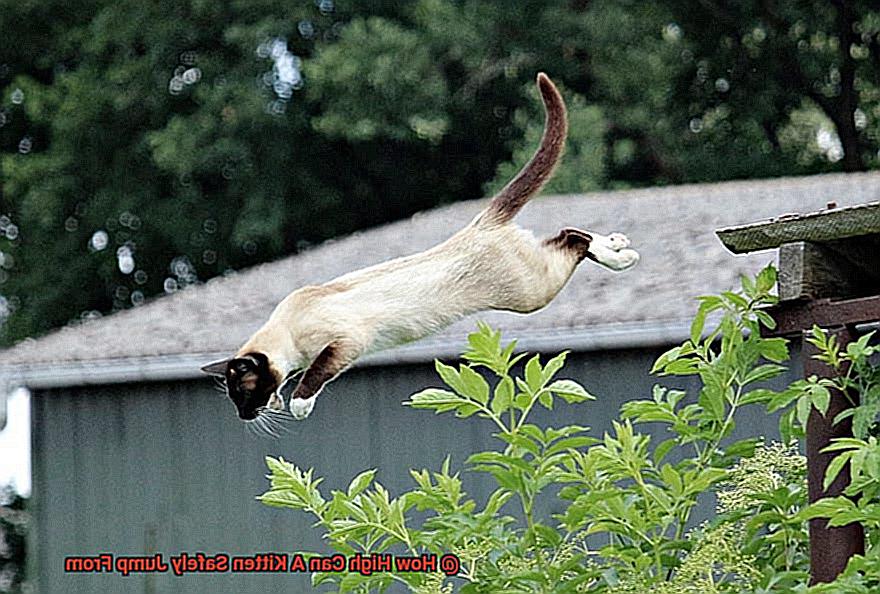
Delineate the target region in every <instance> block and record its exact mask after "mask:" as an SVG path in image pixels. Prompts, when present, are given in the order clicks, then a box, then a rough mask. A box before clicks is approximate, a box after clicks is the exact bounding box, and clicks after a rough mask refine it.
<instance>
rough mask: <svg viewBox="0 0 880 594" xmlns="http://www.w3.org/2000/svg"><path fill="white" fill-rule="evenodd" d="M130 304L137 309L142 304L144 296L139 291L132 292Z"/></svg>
mask: <svg viewBox="0 0 880 594" xmlns="http://www.w3.org/2000/svg"><path fill="white" fill-rule="evenodd" d="M131 304H132V305H134V306H135V307H137V306H138V305H143V304H144V294H143V293H142V292H140V291H137V290H135V291H132V292H131Z"/></svg>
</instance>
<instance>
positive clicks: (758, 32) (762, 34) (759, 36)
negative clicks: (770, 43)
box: [752, 27, 767, 43]
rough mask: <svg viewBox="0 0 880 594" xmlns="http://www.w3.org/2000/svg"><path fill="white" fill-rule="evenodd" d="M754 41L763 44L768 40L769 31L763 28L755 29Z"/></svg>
mask: <svg viewBox="0 0 880 594" xmlns="http://www.w3.org/2000/svg"><path fill="white" fill-rule="evenodd" d="M752 39H754V40H755V41H757V42H758V43H761V42H762V41H764V40H765V39H767V31H766V30H765V29H764V28H763V27H755V28H754V29H752Z"/></svg>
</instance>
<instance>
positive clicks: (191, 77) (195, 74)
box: [181, 68, 202, 85]
mask: <svg viewBox="0 0 880 594" xmlns="http://www.w3.org/2000/svg"><path fill="white" fill-rule="evenodd" d="M181 78H182V79H183V82H185V83H186V84H188V85H194V84H196V83H197V82H199V81H200V80H202V71H201V70H200V69H198V68H190V69H188V70H187V71H186V72H184V73H183V76H182V77H181Z"/></svg>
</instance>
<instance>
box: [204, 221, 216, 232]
mask: <svg viewBox="0 0 880 594" xmlns="http://www.w3.org/2000/svg"><path fill="white" fill-rule="evenodd" d="M202 229H204V230H205V233H214V232H216V231H217V221H215V220H214V219H205V220H204V221H203V222H202Z"/></svg>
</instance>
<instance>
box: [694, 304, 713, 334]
mask: <svg viewBox="0 0 880 594" xmlns="http://www.w3.org/2000/svg"><path fill="white" fill-rule="evenodd" d="M708 311H709V309H708V307H706V304H705V302H703V303H702V304H700V307H699V309H697V315H695V316H694V319H693V321H692V322H691V342H692V343H694V344H697V343H698V342H700V338H701V337H702V336H703V327H704V326H705V325H706V314H707V313H708Z"/></svg>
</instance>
